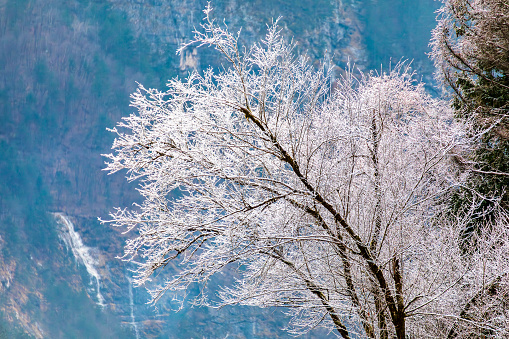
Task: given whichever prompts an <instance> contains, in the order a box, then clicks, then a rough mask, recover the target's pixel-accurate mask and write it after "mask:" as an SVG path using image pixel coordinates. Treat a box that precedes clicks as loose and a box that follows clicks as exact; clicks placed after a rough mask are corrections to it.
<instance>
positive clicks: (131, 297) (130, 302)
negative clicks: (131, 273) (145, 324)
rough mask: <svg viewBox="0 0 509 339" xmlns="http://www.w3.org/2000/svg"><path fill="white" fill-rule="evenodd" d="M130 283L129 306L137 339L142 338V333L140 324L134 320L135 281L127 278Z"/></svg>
mask: <svg viewBox="0 0 509 339" xmlns="http://www.w3.org/2000/svg"><path fill="white" fill-rule="evenodd" d="M127 280H128V281H129V305H130V306H131V325H132V326H133V328H134V333H135V334H136V339H139V338H140V333H139V331H138V324H137V323H136V319H135V318H134V298H133V281H132V280H131V278H130V277H127Z"/></svg>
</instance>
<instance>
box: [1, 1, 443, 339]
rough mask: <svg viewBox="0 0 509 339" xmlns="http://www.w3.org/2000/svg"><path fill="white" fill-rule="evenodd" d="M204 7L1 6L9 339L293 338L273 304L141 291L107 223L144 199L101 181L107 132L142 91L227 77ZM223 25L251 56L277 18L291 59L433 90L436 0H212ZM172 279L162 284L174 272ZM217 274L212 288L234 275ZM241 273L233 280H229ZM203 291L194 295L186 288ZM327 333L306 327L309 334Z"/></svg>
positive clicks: (4, 306)
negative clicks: (203, 32)
mask: <svg viewBox="0 0 509 339" xmlns="http://www.w3.org/2000/svg"><path fill="white" fill-rule="evenodd" d="M205 5H206V1H205V0H0V338H225V337H228V338H274V337H281V338H284V337H289V335H288V334H287V333H286V332H284V330H283V327H284V326H285V325H286V321H287V319H286V318H285V316H284V315H283V314H282V313H281V310H278V309H259V308H248V307H226V308H223V309H221V310H211V309H207V308H192V307H190V306H185V307H184V309H183V310H182V311H180V312H178V313H174V312H172V309H175V308H177V307H178V304H177V303H175V302H172V301H171V300H170V299H169V298H167V299H164V300H162V301H161V302H160V303H159V305H158V308H157V310H156V309H154V308H153V307H151V306H148V305H146V302H147V300H148V294H147V293H146V292H145V290H144V289H143V288H138V289H136V288H135V289H133V288H132V286H131V284H130V272H129V268H130V267H129V266H128V265H126V264H125V263H124V262H122V261H121V260H118V259H116V258H115V257H116V256H118V255H121V254H122V247H123V243H124V241H125V239H127V237H129V234H127V235H125V234H122V230H119V229H113V228H111V227H108V226H104V225H101V224H99V222H98V221H97V217H103V218H105V217H107V214H108V212H109V211H110V210H111V209H112V208H113V207H116V206H120V207H122V206H129V205H130V204H131V203H132V202H133V201H139V197H138V194H137V192H136V190H135V188H136V184H135V183H133V184H128V183H127V182H126V180H125V179H124V175H125V173H119V174H116V175H112V176H107V175H106V174H105V172H103V171H101V169H102V168H103V167H104V164H103V162H104V159H103V158H101V156H100V154H101V153H109V152H110V147H111V144H112V142H113V138H114V136H113V134H112V133H109V132H107V131H106V128H108V127H113V126H114V125H115V123H116V122H117V121H119V120H120V119H121V117H122V116H125V115H128V114H130V113H131V112H132V109H131V108H130V107H129V94H130V93H131V92H133V91H134V90H135V88H136V86H137V85H136V82H139V83H142V84H144V86H145V87H155V88H160V89H163V88H164V86H165V83H166V81H167V80H168V79H170V78H173V77H175V76H181V77H185V76H186V74H188V73H189V72H190V71H192V70H193V69H197V70H203V69H205V68H207V67H209V65H211V66H213V67H218V66H219V65H220V61H219V60H218V55H217V54H216V53H214V52H213V51H211V50H207V49H206V48H202V49H193V48H190V49H188V50H185V51H184V52H183V53H182V55H176V54H175V50H176V48H177V47H178V46H179V45H180V44H181V43H183V42H186V41H187V40H189V39H190V38H191V37H192V31H193V27H194V26H198V25H199V24H200V22H201V19H202V17H203V15H202V14H203V13H202V10H203V8H204V7H205ZM212 6H213V7H214V8H215V11H214V16H215V17H216V18H218V19H219V20H222V19H223V18H225V21H226V23H227V24H228V25H229V27H230V29H231V30H234V31H235V30H238V29H239V28H240V27H242V39H241V41H242V42H243V43H244V44H246V45H250V44H251V43H253V42H254V41H257V40H258V39H259V38H260V37H262V36H263V34H264V32H265V29H266V23H270V22H271V21H272V19H273V18H274V19H275V18H277V17H279V16H282V19H281V21H280V24H281V27H282V28H283V33H284V34H285V35H286V36H287V37H288V38H292V37H293V39H294V41H295V42H296V43H297V51H298V52H301V53H307V54H308V55H309V56H310V57H311V58H312V60H315V61H316V63H317V64H318V60H319V59H321V58H326V59H327V60H331V61H332V62H333V63H334V64H335V65H336V66H337V67H336V72H337V74H338V75H339V74H341V71H342V69H344V68H345V67H346V65H347V62H348V60H350V61H351V62H354V63H355V64H356V66H357V67H359V68H360V69H361V70H363V71H368V70H370V69H376V70H380V69H381V67H383V68H388V67H389V65H390V60H391V58H392V63H393V64H394V63H397V62H398V61H399V60H400V59H410V60H414V61H413V66H414V68H415V69H416V71H417V72H418V74H419V75H420V76H422V78H423V79H424V81H426V82H428V83H431V82H432V72H433V68H432V63H431V62H430V61H429V60H428V58H427V56H426V54H425V53H427V52H429V51H428V41H429V38H430V30H431V29H432V28H433V27H434V25H435V14H434V11H435V10H436V9H437V7H438V3H436V2H434V1H433V0H415V1H406V0H343V1H341V0H272V1H268V0H243V1H241V0H228V1H219V0H216V1H213V2H212ZM173 269H178V268H175V267H173V268H170V269H168V270H167V272H166V274H171V272H170V271H171V270H173ZM229 274H230V273H226V274H225V275H223V276H221V277H218V278H217V280H216V281H214V282H213V283H212V285H211V286H210V287H209V288H211V289H214V287H215V285H216V284H219V283H221V281H228V280H231V279H232V276H230V275H229ZM231 274H233V273H231ZM191 293H197V291H191ZM326 335H327V333H324V332H323V331H318V330H317V331H312V332H310V333H309V334H308V335H307V336H305V337H307V338H322V337H324V336H326Z"/></svg>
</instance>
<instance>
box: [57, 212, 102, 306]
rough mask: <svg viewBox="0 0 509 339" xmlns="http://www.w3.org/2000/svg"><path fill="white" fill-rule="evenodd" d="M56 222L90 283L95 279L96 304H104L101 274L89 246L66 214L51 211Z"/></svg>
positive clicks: (61, 235)
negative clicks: (84, 242) (83, 268)
mask: <svg viewBox="0 0 509 339" xmlns="http://www.w3.org/2000/svg"><path fill="white" fill-rule="evenodd" d="M53 216H55V218H56V220H57V222H58V223H59V224H60V225H62V226H63V227H62V228H61V229H60V230H59V237H60V239H62V240H63V241H64V242H65V245H66V247H67V248H69V247H70V248H71V250H72V253H73V255H74V259H75V260H76V261H77V262H78V264H83V265H84V266H85V268H86V270H87V272H88V275H89V276H90V283H92V281H93V280H94V279H95V282H96V284H97V304H98V305H99V306H101V307H104V306H105V303H104V298H103V296H102V294H101V276H100V274H99V272H98V271H97V269H96V267H95V265H96V261H95V259H94V258H93V257H92V255H91V254H90V248H89V247H87V246H85V244H83V241H82V240H81V237H80V235H79V233H78V232H76V231H75V230H74V224H73V223H72V221H71V220H70V219H69V217H67V216H66V215H64V214H62V213H53Z"/></svg>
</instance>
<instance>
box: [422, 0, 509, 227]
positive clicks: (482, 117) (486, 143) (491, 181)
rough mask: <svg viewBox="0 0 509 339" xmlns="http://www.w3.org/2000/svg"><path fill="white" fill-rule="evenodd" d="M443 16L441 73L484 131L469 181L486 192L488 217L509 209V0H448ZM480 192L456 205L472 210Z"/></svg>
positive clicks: (461, 113) (436, 39)
mask: <svg viewBox="0 0 509 339" xmlns="http://www.w3.org/2000/svg"><path fill="white" fill-rule="evenodd" d="M438 18H439V21H438V25H437V27H436V28H435V30H434V31H433V39H432V47H433V58H434V60H435V65H436V66H437V75H438V78H439V80H440V81H441V82H442V83H443V84H444V85H446V87H448V88H449V89H452V93H453V97H454V107H455V109H456V111H457V117H458V118H461V119H470V120H472V121H473V122H474V126H475V127H476V129H477V130H478V131H481V130H482V131H484V133H483V134H482V135H481V137H480V138H479V140H478V142H477V147H476V149H475V151H474V152H473V153H472V154H471V156H470V157H469V158H467V159H463V161H462V162H463V165H466V166H470V167H471V170H472V171H473V172H474V173H475V175H473V176H472V177H471V179H470V182H469V186H470V187H471V188H474V189H475V190H476V191H478V192H479V193H481V194H482V195H483V196H484V197H485V199H484V201H483V203H482V204H480V205H479V209H478V211H477V215H478V219H480V220H477V221H479V222H480V223H482V222H483V220H485V219H486V215H487V213H488V214H489V213H491V212H490V210H492V209H493V208H494V206H497V205H502V207H503V208H505V209H509V189H508V187H509V114H508V113H509V24H508V23H509V2H508V1H507V0H444V5H443V7H442V8H441V9H440V10H439V17H438ZM471 159H473V160H474V161H475V164H469V160H471ZM474 165H475V166H474ZM474 196H475V195H473V194H472V193H470V192H469V191H468V190H464V191H463V192H461V194H458V196H457V198H456V201H455V204H454V205H455V206H454V208H455V210H457V211H461V210H463V209H465V208H466V209H467V210H468V209H469V205H470V202H471V201H472V199H473V198H474ZM492 215H494V214H492ZM476 219H477V218H476ZM474 220H475V219H474ZM479 222H473V223H472V225H471V227H470V228H471V229H474V228H476V227H475V224H479Z"/></svg>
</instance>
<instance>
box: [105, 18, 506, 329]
mask: <svg viewBox="0 0 509 339" xmlns="http://www.w3.org/2000/svg"><path fill="white" fill-rule="evenodd" d="M205 13H206V21H205V23H204V25H203V26H202V29H203V32H196V36H195V40H194V41H192V42H191V44H197V45H211V46H213V47H214V48H215V49H216V50H218V51H219V52H220V53H222V54H223V56H224V60H225V62H226V63H227V64H228V65H229V68H226V67H225V69H224V70H223V71H221V72H220V73H218V74H214V73H213V72H212V70H208V71H206V72H204V74H199V73H196V72H194V73H192V74H191V75H190V76H189V77H188V78H187V79H186V80H184V81H181V80H177V79H175V80H171V81H170V82H169V84H168V89H167V90H166V91H163V92H160V91H158V90H154V89H145V88H144V87H143V86H140V88H139V89H138V91H137V92H136V93H134V94H133V95H132V105H133V106H134V107H135V108H136V109H137V111H138V112H137V113H136V114H132V115H130V116H129V117H126V118H124V119H123V122H121V123H119V124H118V126H117V128H118V129H117V128H115V129H113V131H114V132H115V133H117V138H116V140H115V142H114V145H113V149H114V150H115V153H114V154H109V155H106V157H107V158H108V159H109V163H108V166H107V170H108V171H109V172H110V173H113V172H116V171H119V170H123V169H127V171H128V179H129V180H138V181H139V182H140V188H139V191H140V193H141V194H142V196H143V197H144V201H143V203H142V204H141V205H140V206H135V208H133V209H132V210H127V209H117V211H116V212H115V213H112V214H111V218H112V220H110V221H109V222H111V223H113V224H114V225H116V226H123V227H126V228H127V229H128V230H133V229H134V230H136V232H137V236H136V237H134V238H133V239H131V240H129V241H128V242H127V244H126V247H125V256H124V258H125V259H126V260H130V261H133V262H135V263H136V264H137V270H136V276H135V282H136V283H137V284H138V285H144V284H145V283H146V282H148V281H149V280H150V279H151V277H153V275H154V273H155V272H156V271H158V270H159V269H162V268H164V267H165V266H166V265H167V264H168V263H170V262H173V263H174V264H175V265H178V268H179V271H178V273H177V274H176V275H174V276H173V277H171V279H169V280H168V281H166V282H164V284H162V285H160V286H158V287H156V288H155V289H153V290H151V293H152V297H153V301H154V302H156V301H157V300H158V299H159V298H160V297H161V296H162V294H163V293H165V292H174V293H176V295H178V293H179V291H183V290H186V289H187V288H188V287H189V286H190V285H192V284H194V283H206V282H207V281H208V280H209V279H210V278H211V277H212V276H213V275H214V274H216V273H218V272H222V271H224V270H225V268H227V267H235V268H238V269H239V270H238V276H239V278H238V279H236V280H235V281H233V282H232V283H231V284H230V285H228V286H223V288H222V290H221V291H219V294H218V297H219V301H217V298H212V299H209V296H208V295H206V294H205V293H203V294H201V295H200V296H199V297H198V298H197V299H196V300H195V302H197V303H198V304H200V305H212V306H218V305H230V304H244V305H253V306H261V307H268V306H284V307H288V308H286V311H287V312H288V313H289V314H290V315H291V317H292V318H291V323H290V325H289V331H290V332H291V333H297V334H298V333H305V332H307V331H309V330H311V329H313V328H315V327H317V326H322V327H325V328H328V329H330V330H335V331H336V333H337V334H338V335H340V336H341V337H343V338H355V337H368V338H389V337H394V336H396V337H397V338H408V337H410V338H426V337H430V338H438V337H444V336H447V335H449V332H451V333H452V334H451V336H453V337H455V336H456V337H458V336H460V335H463V333H466V332H467V331H470V333H478V332H479V331H491V332H489V333H493V334H494V335H504V334H507V331H506V329H507V314H505V313H504V311H503V309H502V311H500V310H501V306H500V305H498V304H497V305H493V307H492V308H490V310H489V311H490V312H493V314H497V318H496V319H493V318H492V319H488V320H485V319H484V318H482V319H477V318H473V317H468V316H463V315H462V312H463V313H465V312H466V313H468V314H469V315H470V314H471V313H472V312H474V311H476V310H477V309H478V308H479V307H481V306H482V305H481V303H480V301H481V300H482V296H483V295H484V292H483V291H484V289H486V288H489V287H490V286H491V285H489V284H493V282H494V281H500V282H505V281H506V280H507V279H506V272H507V269H508V268H507V264H506V263H505V262H506V261H507V256H508V254H509V248H508V244H507V239H508V237H507V232H508V231H507V230H506V229H505V228H504V227H502V225H503V222H502V221H500V222H499V223H493V225H492V229H493V231H494V233H493V234H496V235H497V237H493V236H492V237H491V238H487V237H484V236H483V235H482V234H479V235H478V238H477V241H478V243H485V244H486V246H484V247H478V248H477V249H476V250H475V251H472V252H471V253H470V254H469V255H464V253H463V252H462V250H461V248H460V246H459V240H458V239H459V232H460V229H461V226H462V224H464V223H465V222H466V220H465V219H462V218H456V219H454V218H451V217H450V214H447V213H444V211H445V210H446V209H447V205H446V204H444V200H445V199H446V198H447V196H448V194H449V192H450V190H451V189H454V188H455V187H458V186H459V185H461V184H462V182H463V181H464V178H465V177H466V176H467V175H468V173H460V172H458V171H457V170H456V165H455V164H454V161H451V157H453V156H458V154H459V155H461V154H462V153H463V152H468V149H469V147H470V144H469V140H468V138H467V137H466V132H465V128H466V126H465V125H464V124H460V123H456V122H454V120H453V119H452V110H451V109H449V108H448V107H447V105H445V104H444V103H443V102H441V101H438V100H435V99H432V98H431V97H430V96H428V95H427V94H426V93H425V91H424V89H423V87H422V85H421V84H417V83H415V82H414V81H413V80H412V74H410V73H409V71H408V69H406V68H405V67H403V66H400V67H396V69H394V70H392V71H390V72H389V73H387V74H380V75H365V76H362V75H361V76H359V77H354V75H353V74H352V73H351V72H347V73H346V75H345V76H344V77H343V78H342V79H340V80H339V81H338V83H337V87H333V86H332V84H331V81H330V76H329V75H330V72H329V70H328V69H327V68H325V67H323V68H322V69H321V70H319V71H316V70H315V69H314V68H313V67H312V66H311V65H310V63H309V60H308V59H307V58H306V57H305V56H300V57H295V56H294V55H293V54H292V46H291V45H289V44H287V43H286V42H285V41H284V39H282V38H281V37H280V35H279V30H278V27H277V25H273V26H272V27H269V29H268V33H267V35H266V37H265V39H264V40H262V41H261V43H260V44H258V45H254V46H252V47H251V48H250V49H245V48H239V47H238V35H233V34H231V33H230V32H229V31H228V29H227V28H226V27H223V26H218V25H216V24H215V23H214V21H213V20H211V19H210V16H209V14H210V8H207V9H206V10H205ZM501 218H502V217H501ZM501 218H499V219H497V220H502V219H501ZM504 232H505V233H504ZM493 241H494V242H495V243H496V246H494V245H493V243H492V242H493ZM481 259H482V260H481ZM504 260H505V261H504ZM497 279H498V280H497ZM497 286H498V287H500V286H505V285H504V284H500V283H497ZM472 329H473V330H472ZM472 331H477V332H472ZM483 333H484V332H483Z"/></svg>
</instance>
